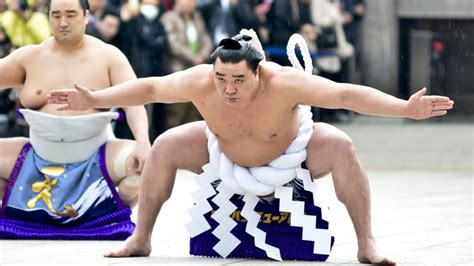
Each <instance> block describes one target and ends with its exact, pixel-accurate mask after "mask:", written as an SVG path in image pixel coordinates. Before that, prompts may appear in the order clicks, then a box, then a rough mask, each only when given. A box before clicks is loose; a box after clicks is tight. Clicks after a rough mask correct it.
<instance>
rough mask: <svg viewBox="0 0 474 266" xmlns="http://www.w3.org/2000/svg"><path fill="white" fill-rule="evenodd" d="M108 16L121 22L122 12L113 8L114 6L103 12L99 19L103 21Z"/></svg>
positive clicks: (106, 8)
mask: <svg viewBox="0 0 474 266" xmlns="http://www.w3.org/2000/svg"><path fill="white" fill-rule="evenodd" d="M106 16H113V17H116V18H118V19H119V20H121V19H120V11H119V10H118V9H117V8H115V7H112V6H107V7H105V8H104V12H102V14H101V15H100V18H99V19H100V20H103V19H104V18H105V17H106Z"/></svg>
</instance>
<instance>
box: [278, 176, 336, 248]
mask: <svg viewBox="0 0 474 266" xmlns="http://www.w3.org/2000/svg"><path fill="white" fill-rule="evenodd" d="M306 171H307V170H306ZM275 197H276V198H278V199H280V211H281V212H289V213H290V214H291V226H298V227H301V228H302V229H303V237H302V238H303V240H307V241H313V242H314V247H313V252H314V253H316V254H324V255H329V253H330V251H331V250H330V247H331V234H330V232H329V230H326V229H318V228H316V216H314V215H306V214H305V213H304V204H305V203H304V202H302V201H294V200H293V188H292V187H278V188H276V189H275ZM315 241H318V243H316V242H315Z"/></svg>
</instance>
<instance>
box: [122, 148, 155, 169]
mask: <svg viewBox="0 0 474 266" xmlns="http://www.w3.org/2000/svg"><path fill="white" fill-rule="evenodd" d="M150 149H151V146H150V143H147V142H137V144H136V145H135V149H134V150H133V152H132V154H130V158H131V160H129V161H128V162H129V165H127V175H129V176H132V175H141V173H142V170H143V167H144V166H145V162H146V160H147V159H148V153H149V152H150Z"/></svg>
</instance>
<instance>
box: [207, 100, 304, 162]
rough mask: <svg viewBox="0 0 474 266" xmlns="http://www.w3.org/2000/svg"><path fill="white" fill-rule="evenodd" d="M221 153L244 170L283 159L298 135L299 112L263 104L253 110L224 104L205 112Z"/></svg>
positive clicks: (275, 105)
mask: <svg viewBox="0 0 474 266" xmlns="http://www.w3.org/2000/svg"><path fill="white" fill-rule="evenodd" d="M201 112H202V114H203V117H204V119H205V120H206V123H207V125H208V127H209V129H210V130H211V131H212V132H213V133H214V134H215V135H216V137H217V139H218V142H219V147H220V148H221V150H222V151H223V152H224V153H225V154H226V155H227V156H228V157H229V158H230V159H231V160H232V161H234V162H236V163H237V164H239V165H242V166H259V165H264V164H266V163H268V162H269V161H271V160H273V159H275V158H276V157H278V156H280V155H281V154H282V153H283V152H284V150H285V149H286V148H287V147H288V146H289V144H290V143H291V141H292V140H293V138H294V137H295V135H296V134H297V131H298V125H299V116H298V108H297V107H295V108H289V107H288V106H287V105H285V104H283V103H282V104H278V103H274V104H268V103H261V104H258V105H255V106H252V107H251V108H250V109H236V108H231V107H225V106H222V105H220V104H216V105H214V106H209V107H207V108H204V110H201Z"/></svg>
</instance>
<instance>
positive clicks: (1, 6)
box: [0, 0, 8, 21]
mask: <svg viewBox="0 0 474 266" xmlns="http://www.w3.org/2000/svg"><path fill="white" fill-rule="evenodd" d="M7 10H8V5H7V2H6V1H5V0H0V17H1V16H2V13H3V12H5V11H7ZM0 21H1V20H0Z"/></svg>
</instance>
